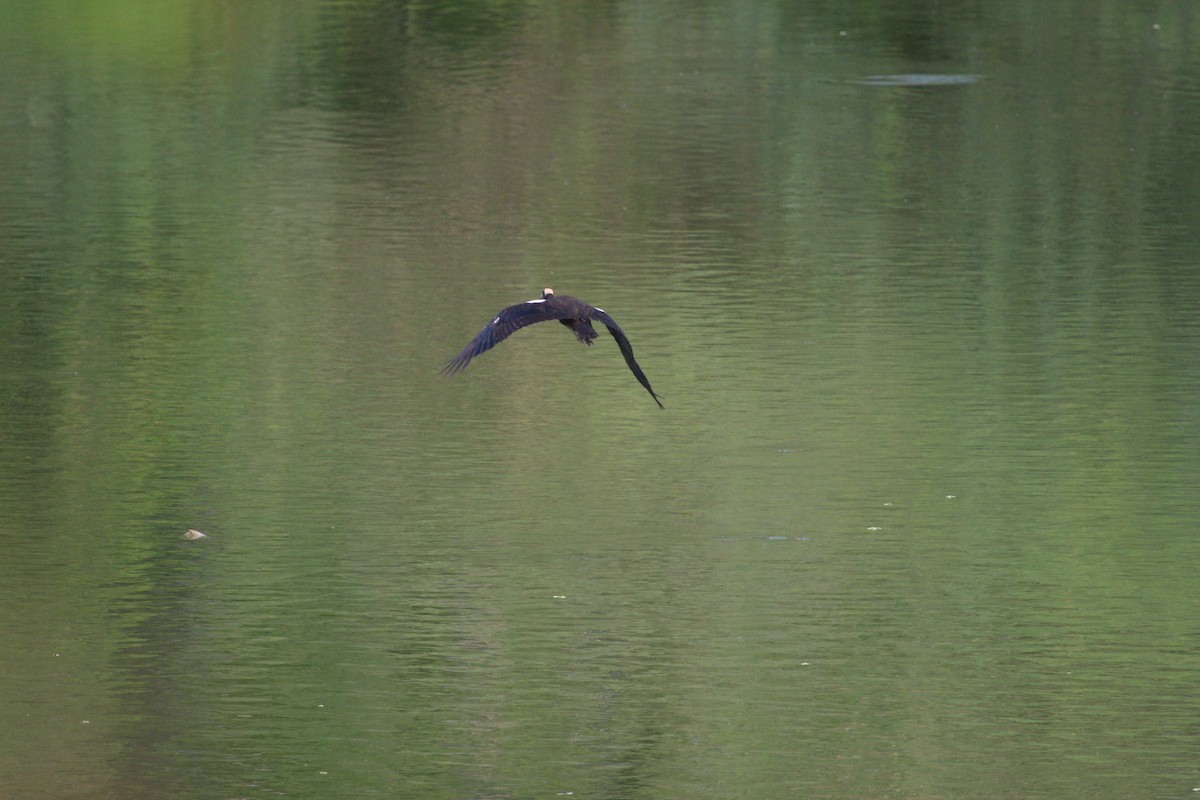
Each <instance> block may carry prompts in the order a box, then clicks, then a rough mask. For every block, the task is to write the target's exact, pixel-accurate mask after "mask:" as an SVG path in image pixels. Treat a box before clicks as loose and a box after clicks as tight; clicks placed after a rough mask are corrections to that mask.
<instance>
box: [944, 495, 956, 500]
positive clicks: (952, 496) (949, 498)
mask: <svg viewBox="0 0 1200 800" xmlns="http://www.w3.org/2000/svg"><path fill="white" fill-rule="evenodd" d="M956 497H958V495H956V494H948V495H946V499H947V500H953V499H954V498H956Z"/></svg>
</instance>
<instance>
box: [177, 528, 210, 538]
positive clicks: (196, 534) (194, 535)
mask: <svg viewBox="0 0 1200 800" xmlns="http://www.w3.org/2000/svg"><path fill="white" fill-rule="evenodd" d="M183 538H184V539H187V540H188V541H194V540H196V539H207V538H208V534H207V533H201V532H200V531H198V530H196V529H195V528H188V532H187V533H185V534H184V535H183Z"/></svg>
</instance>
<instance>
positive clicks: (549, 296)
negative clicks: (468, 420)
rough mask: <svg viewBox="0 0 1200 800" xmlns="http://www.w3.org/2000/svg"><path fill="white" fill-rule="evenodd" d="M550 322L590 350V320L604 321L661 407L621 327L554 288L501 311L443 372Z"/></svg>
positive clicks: (592, 337) (450, 371)
mask: <svg viewBox="0 0 1200 800" xmlns="http://www.w3.org/2000/svg"><path fill="white" fill-rule="evenodd" d="M551 319H556V320H558V321H559V322H561V323H562V324H563V325H566V326H567V327H568V328H570V329H571V330H572V332H574V334H575V338H577V339H578V340H579V341H581V342H583V343H584V344H586V345H587V346H588V347H591V346H592V342H593V341H595V339H596V337H597V336H599V335H600V334H598V333H596V329H595V328H593V327H592V320H595V321H597V322H603V323H604V326H605V327H606V328H608V332H609V333H611V334H612V335H613V338H614V339H616V340H617V347H619V348H621V355H623V356H625V363H626V364H628V365H629V369H630V370H632V371H633V376H634V377H635V378H637V379H638V383H640V384H641V385H642V386H645V387H646V391H647V392H649V393H650V396H651V397H653V398H654V402H656V403H658V407H659V408H662V407H663V404H662V401H660V400H659V399H658V395H657V394H655V393H654V390H653V389H651V388H650V381H648V380H646V375H645V373H643V372H642V368H641V367H639V366H638V363H637V361H635V360H634V358H633V347H632V345H630V344H629V339H627V338H626V337H625V332H624V331H623V330H621V326H619V325H617V323H616V321H615V320H614V319H613V318H612V317H610V316H609V315H608V313H607V312H606V311H605V310H604V309H602V308H596V307H595V306H592V305H588V304H587V303H585V302H583V301H582V300H580V299H578V298H575V297H568V296H567V295H562V296H556V295H555V294H554V290H553V289H543V290H542V297H541V299H540V300H526V301H525V302H524V303H518V304H517V305H515V306H509V307H508V308H506V309H504V310H503V311H501V312H500V313H499V314H497V315H496V317H495V318H494V319H493V320H492V321H491V322H489V323H488V324H487V325H485V326H484V328H483V330H481V331H480V332H479V334H478V335H477V336H476V337H475V338H474V339H472V340H471V343H470V344H468V345H467V346H466V347H464V348H463V351H462V352H461V353H459V354H458V355H456V356H455V357H454V358H452V359H451V360H450V361H449V363H447V364H446V366H445V367H444V368H443V369H442V372H445V373H447V374H450V375H453V374H454V373H456V372H460V371H462V370H464V369H466V368H467V364H470V363H471V359H472V358H474V357H475V356H477V355H479V354H480V353H486V352H487V351H488V350H491V349H492V348H493V347H495V346H496V345H498V344H500V342H502V341H504V340H505V339H507V338H508V337H509V335H510V334H512V333H513V332H514V331H517V330H520V329H521V328H524V327H525V326H526V325H532V324H533V323H535V322H545V321H546V320H551Z"/></svg>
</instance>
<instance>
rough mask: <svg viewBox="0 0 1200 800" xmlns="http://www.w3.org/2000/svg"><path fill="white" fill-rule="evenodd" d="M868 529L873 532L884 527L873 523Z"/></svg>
mask: <svg viewBox="0 0 1200 800" xmlns="http://www.w3.org/2000/svg"><path fill="white" fill-rule="evenodd" d="M867 530H868V531H869V532H871V533H875V532H877V531H881V530H883V528H881V527H879V526H878V525H872V526H871V527H869V528H867Z"/></svg>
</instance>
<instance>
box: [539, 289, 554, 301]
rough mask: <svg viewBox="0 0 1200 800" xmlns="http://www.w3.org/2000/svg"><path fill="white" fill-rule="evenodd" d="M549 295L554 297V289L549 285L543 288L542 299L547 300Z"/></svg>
mask: <svg viewBox="0 0 1200 800" xmlns="http://www.w3.org/2000/svg"><path fill="white" fill-rule="evenodd" d="M547 297H554V290H553V289H551V288H550V287H549V286H547V287H546V288H545V289H542V299H543V300H545V299H546V298H547Z"/></svg>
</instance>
